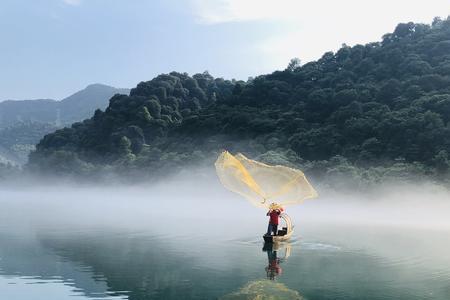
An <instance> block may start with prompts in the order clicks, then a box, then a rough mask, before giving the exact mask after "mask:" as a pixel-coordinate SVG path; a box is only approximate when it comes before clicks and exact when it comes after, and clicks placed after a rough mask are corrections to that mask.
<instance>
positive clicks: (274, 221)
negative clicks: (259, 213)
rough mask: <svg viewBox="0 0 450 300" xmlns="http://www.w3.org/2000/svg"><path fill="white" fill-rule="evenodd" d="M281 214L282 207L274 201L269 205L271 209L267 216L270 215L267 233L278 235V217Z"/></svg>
mask: <svg viewBox="0 0 450 300" xmlns="http://www.w3.org/2000/svg"><path fill="white" fill-rule="evenodd" d="M280 214H281V209H280V208H279V206H278V205H276V204H275V203H272V204H271V205H270V207H269V211H268V212H267V214H266V216H269V226H268V227H267V235H272V232H273V235H277V232H278V219H279V216H280Z"/></svg>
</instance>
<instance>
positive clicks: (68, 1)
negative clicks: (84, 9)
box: [63, 0, 81, 6]
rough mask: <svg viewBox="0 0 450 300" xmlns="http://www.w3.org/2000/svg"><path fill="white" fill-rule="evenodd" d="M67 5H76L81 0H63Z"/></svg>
mask: <svg viewBox="0 0 450 300" xmlns="http://www.w3.org/2000/svg"><path fill="white" fill-rule="evenodd" d="M63 2H64V3H65V4H67V5H72V6H77V5H80V4H81V0H63Z"/></svg>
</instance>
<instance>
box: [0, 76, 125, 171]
mask: <svg viewBox="0 0 450 300" xmlns="http://www.w3.org/2000/svg"><path fill="white" fill-rule="evenodd" d="M120 93H122V94H128V93H129V90H127V89H117V88H113V87H110V86H107V85H102V84H92V85H89V86H88V87H86V88H85V89H83V90H81V91H79V92H77V93H75V94H73V95H71V96H69V97H67V98H65V99H63V100H61V101H56V100H48V99H47V100H14V101H12V100H7V101H3V102H0V162H1V161H3V162H8V161H9V162H12V163H15V164H22V163H24V162H26V160H27V157H28V154H29V153H30V151H31V150H33V149H34V145H35V144H36V143H38V142H39V140H41V139H42V138H43V137H44V135H46V134H48V133H51V132H54V131H55V130H57V129H59V128H62V127H63V126H65V125H70V124H72V123H74V122H77V121H81V120H83V119H86V118H88V117H90V116H91V115H92V114H93V113H94V111H95V110H96V109H98V108H101V109H104V108H106V107H107V106H108V100H109V99H110V98H111V97H112V96H113V95H115V94H120Z"/></svg>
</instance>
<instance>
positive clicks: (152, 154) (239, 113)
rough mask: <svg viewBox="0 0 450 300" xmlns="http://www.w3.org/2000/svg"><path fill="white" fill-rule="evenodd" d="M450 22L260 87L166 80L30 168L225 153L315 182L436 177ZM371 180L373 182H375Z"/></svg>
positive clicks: (139, 166)
mask: <svg viewBox="0 0 450 300" xmlns="http://www.w3.org/2000/svg"><path fill="white" fill-rule="evenodd" d="M449 121H450V18H448V19H447V20H440V19H435V21H434V22H433V24H432V25H426V24H414V23H406V24H399V25H398V26H397V27H396V28H395V30H394V32H393V33H389V34H386V35H384V36H383V38H382V41H380V42H374V43H369V44H366V45H356V46H354V47H349V46H346V45H344V46H343V47H342V48H341V49H339V50H338V51H337V52H336V53H333V52H327V53H325V54H324V55H323V56H322V58H320V59H319V60H317V61H313V62H309V63H307V64H304V65H300V63H299V61H298V60H292V61H291V63H290V64H289V65H288V67H287V68H286V70H283V71H275V72H273V73H272V74H268V75H261V76H258V77H256V78H254V79H251V80H248V81H247V82H243V81H234V80H232V81H229V80H224V79H221V78H213V77H212V76H210V75H209V74H208V73H207V72H205V73H203V74H196V75H194V76H192V77H191V76H188V75H187V74H186V73H175V72H173V73H170V74H164V75H160V76H158V77H156V78H154V79H152V80H151V81H147V82H141V83H139V84H138V85H137V87H136V88H134V89H132V90H131V92H130V95H129V96H126V95H116V96H114V97H112V98H111V100H110V103H109V106H108V107H107V108H106V110H105V111H101V110H97V111H96V112H95V114H94V115H93V117H92V118H90V119H87V120H84V121H83V122H80V123H75V124H73V125H72V126H71V127H70V128H64V129H61V130H58V131H56V132H54V133H52V134H49V135H47V136H45V137H44V139H42V140H41V141H40V143H39V144H38V145H37V148H36V151H35V152H33V153H32V154H31V156H30V163H29V165H28V167H29V168H30V169H32V170H36V171H37V170H39V171H42V170H48V171H51V172H56V173H58V174H63V173H70V174H93V173H95V172H97V171H99V170H105V169H107V170H114V171H117V172H126V173H128V174H130V172H131V173H139V174H155V175H157V174H161V173H164V174H165V173H167V171H169V170H176V169H179V168H182V167H184V166H186V165H189V164H192V163H194V162H197V161H204V160H205V159H207V160H208V162H210V161H211V160H212V158H213V157H214V156H215V155H216V154H217V153H218V152H219V151H220V150H221V149H228V150H230V151H242V152H244V153H246V154H247V155H250V156H253V157H258V158H259V159H262V160H266V161H270V162H273V163H283V164H291V165H300V166H301V167H302V168H304V169H306V170H307V172H310V174H313V175H314V176H315V175H318V176H319V175H330V174H335V175H336V174H337V175H339V174H350V175H352V176H357V177H358V178H360V179H361V180H366V179H367V180H378V179H379V178H381V177H383V176H397V175H398V176H401V175H402V174H411V173H417V174H419V175H426V176H435V177H440V176H442V174H444V173H446V172H447V171H448V170H449V168H450V157H449V153H450V125H449ZM374 178H375V179H374Z"/></svg>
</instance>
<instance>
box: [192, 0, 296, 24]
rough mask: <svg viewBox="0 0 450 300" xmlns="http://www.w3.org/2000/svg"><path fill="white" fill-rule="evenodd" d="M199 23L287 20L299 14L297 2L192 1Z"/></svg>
mask: <svg viewBox="0 0 450 300" xmlns="http://www.w3.org/2000/svg"><path fill="white" fill-rule="evenodd" d="M191 4H192V6H193V9H194V14H195V15H196V17H197V21H198V22H199V23H202V24H219V23H228V22H244V21H256V20H270V19H285V18H292V17H295V16H296V14H297V13H298V12H299V8H300V4H301V2H300V1H297V0H278V1H274V0H191Z"/></svg>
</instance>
